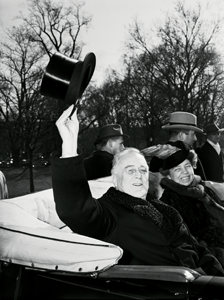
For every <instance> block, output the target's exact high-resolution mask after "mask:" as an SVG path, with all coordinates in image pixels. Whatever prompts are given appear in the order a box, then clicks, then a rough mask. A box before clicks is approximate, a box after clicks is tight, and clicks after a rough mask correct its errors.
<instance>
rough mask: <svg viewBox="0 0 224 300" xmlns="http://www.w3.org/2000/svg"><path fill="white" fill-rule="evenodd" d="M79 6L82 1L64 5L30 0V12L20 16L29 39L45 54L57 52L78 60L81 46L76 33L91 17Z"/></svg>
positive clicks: (86, 26)
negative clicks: (25, 15)
mask: <svg viewBox="0 0 224 300" xmlns="http://www.w3.org/2000/svg"><path fill="white" fill-rule="evenodd" d="M83 7H84V2H74V3H72V5H70V6H65V5H63V4H62V3H55V2H53V1H52V0H30V8H29V11H30V14H29V16H28V17H23V16H21V18H22V19H23V21H24V22H25V24H26V26H27V30H28V32H29V37H30V40H31V41H32V42H35V43H37V44H38V45H39V46H40V47H41V48H42V49H43V50H44V51H45V53H47V54H48V56H49V57H51V56H52V54H53V53H54V52H55V51H58V52H61V53H63V54H65V55H66V56H69V57H74V58H76V59H79V58H80V55H81V52H82V48H83V46H84V43H83V42H82V41H81V40H80V33H81V31H82V30H84V29H87V28H88V26H89V24H90V22H91V17H90V16H86V15H85V14H84V13H82V9H83Z"/></svg>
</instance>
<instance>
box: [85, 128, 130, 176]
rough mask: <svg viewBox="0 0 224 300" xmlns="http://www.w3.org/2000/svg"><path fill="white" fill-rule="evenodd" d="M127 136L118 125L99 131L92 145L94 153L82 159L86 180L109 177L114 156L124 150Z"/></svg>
mask: <svg viewBox="0 0 224 300" xmlns="http://www.w3.org/2000/svg"><path fill="white" fill-rule="evenodd" d="M127 139H129V136H128V135H126V134H123V131H122V128H121V126H120V125H119V124H108V125H106V126H104V127H102V128H100V129H99V134H98V137H97V139H96V141H95V143H94V145H95V146H96V151H95V152H94V153H93V154H92V155H91V156H90V157H87V158H86V159H84V167H85V171H86V176H87V179H88V180H92V179H97V178H102V177H107V176H111V169H112V161H113V158H114V155H115V154H116V153H118V152H120V151H121V150H122V149H124V140H127Z"/></svg>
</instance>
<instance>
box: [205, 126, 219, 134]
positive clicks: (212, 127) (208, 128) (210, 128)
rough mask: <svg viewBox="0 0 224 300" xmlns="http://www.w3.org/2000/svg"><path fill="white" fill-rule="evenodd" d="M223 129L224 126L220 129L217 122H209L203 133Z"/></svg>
mask: <svg viewBox="0 0 224 300" xmlns="http://www.w3.org/2000/svg"><path fill="white" fill-rule="evenodd" d="M222 131H224V128H222V129H220V128H219V127H218V126H217V125H216V124H209V125H207V126H205V128H204V130H203V133H205V134H208V133H215V132H222Z"/></svg>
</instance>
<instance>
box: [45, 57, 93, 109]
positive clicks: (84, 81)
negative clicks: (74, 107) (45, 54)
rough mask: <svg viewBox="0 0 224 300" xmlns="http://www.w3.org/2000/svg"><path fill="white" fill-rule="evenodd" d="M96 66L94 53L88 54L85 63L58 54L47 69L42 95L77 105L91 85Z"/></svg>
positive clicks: (52, 58)
mask: <svg viewBox="0 0 224 300" xmlns="http://www.w3.org/2000/svg"><path fill="white" fill-rule="evenodd" d="M95 65H96V57H95V54H93V53H89V54H87V55H86V57H85V59H84V61H78V60H76V59H73V58H70V57H67V56H65V55H63V54H61V53H59V52H56V53H55V54H54V55H53V56H52V57H51V59H50V62H49V63H48V65H47V67H46V71H45V74H44V77H43V79H42V83H41V87H40V93H41V94H42V95H44V96H46V97H51V98H54V99H58V100H62V101H65V102H66V103H68V104H75V103H76V101H77V100H78V99H80V98H81V96H82V94H83V92H84V90H85V89H86V87H87V85H88V84H89V82H90V79H91V77H92V75H93V72H94V69H95Z"/></svg>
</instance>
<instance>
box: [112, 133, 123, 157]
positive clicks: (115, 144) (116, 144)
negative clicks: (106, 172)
mask: <svg viewBox="0 0 224 300" xmlns="http://www.w3.org/2000/svg"><path fill="white" fill-rule="evenodd" d="M123 149H124V140H123V137H122V136H120V137H118V138H117V139H116V140H112V139H111V153H112V154H113V155H115V154H117V153H118V152H121V150H123Z"/></svg>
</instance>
